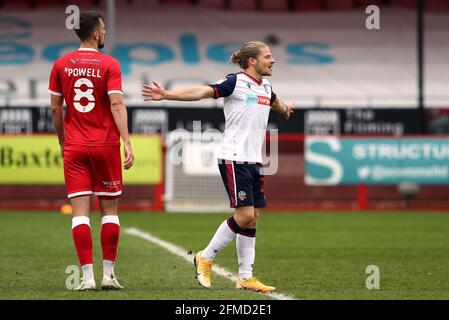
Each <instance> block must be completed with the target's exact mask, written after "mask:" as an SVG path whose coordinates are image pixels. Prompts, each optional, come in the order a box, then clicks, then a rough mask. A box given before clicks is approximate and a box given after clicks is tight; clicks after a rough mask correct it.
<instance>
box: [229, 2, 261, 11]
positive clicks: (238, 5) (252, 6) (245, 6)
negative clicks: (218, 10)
mask: <svg viewBox="0 0 449 320" xmlns="http://www.w3.org/2000/svg"><path fill="white" fill-rule="evenodd" d="M229 9H230V10H256V9H257V5H256V1H255V0H230V1H229Z"/></svg>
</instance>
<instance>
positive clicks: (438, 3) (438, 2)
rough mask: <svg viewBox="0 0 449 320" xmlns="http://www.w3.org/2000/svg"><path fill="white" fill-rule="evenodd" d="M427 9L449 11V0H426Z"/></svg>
mask: <svg viewBox="0 0 449 320" xmlns="http://www.w3.org/2000/svg"><path fill="white" fill-rule="evenodd" d="M424 5H425V9H426V11H431V12H440V11H449V0H427V1H425V2H424Z"/></svg>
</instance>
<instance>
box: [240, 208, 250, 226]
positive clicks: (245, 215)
mask: <svg viewBox="0 0 449 320" xmlns="http://www.w3.org/2000/svg"><path fill="white" fill-rule="evenodd" d="M237 214H238V215H239V217H240V220H241V221H242V222H243V223H242V224H243V225H242V226H241V227H244V226H246V225H248V224H249V223H251V221H253V220H254V210H253V208H252V207H241V208H239V212H238V213H237Z"/></svg>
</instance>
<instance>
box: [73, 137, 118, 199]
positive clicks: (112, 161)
mask: <svg viewBox="0 0 449 320" xmlns="http://www.w3.org/2000/svg"><path fill="white" fill-rule="evenodd" d="M64 178H65V184H66V188H67V196H68V198H74V197H78V196H82V195H89V194H95V195H98V196H106V197H117V196H119V195H121V194H122V166H121V159H120V146H102V147H95V146H77V145H69V146H64Z"/></svg>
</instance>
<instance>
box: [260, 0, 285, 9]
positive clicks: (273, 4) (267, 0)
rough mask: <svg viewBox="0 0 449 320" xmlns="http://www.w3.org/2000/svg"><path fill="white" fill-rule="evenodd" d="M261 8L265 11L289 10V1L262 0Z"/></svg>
mask: <svg viewBox="0 0 449 320" xmlns="http://www.w3.org/2000/svg"><path fill="white" fill-rule="evenodd" d="M260 9H261V10H263V11H267V12H270V11H287V9H288V5H287V1H285V0H284V1H283V0H262V1H261V4H260Z"/></svg>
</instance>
